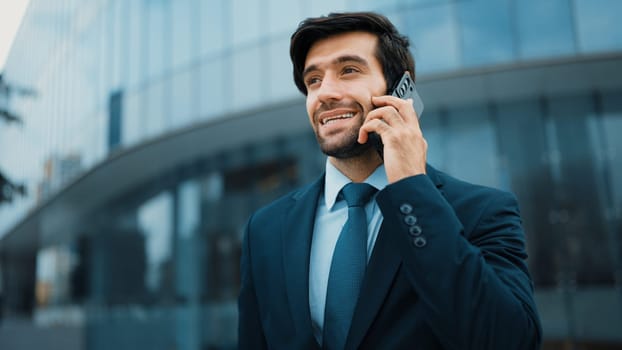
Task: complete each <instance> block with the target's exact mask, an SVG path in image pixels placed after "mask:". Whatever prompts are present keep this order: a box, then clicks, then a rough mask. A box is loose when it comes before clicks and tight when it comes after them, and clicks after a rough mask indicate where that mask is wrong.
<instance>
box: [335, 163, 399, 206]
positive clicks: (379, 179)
mask: <svg viewBox="0 0 622 350" xmlns="http://www.w3.org/2000/svg"><path fill="white" fill-rule="evenodd" d="M350 182H352V181H351V180H350V179H349V178H348V177H347V176H345V175H344V174H343V173H342V172H341V171H339V169H337V168H335V166H334V165H333V164H332V163H331V162H330V161H329V160H328V159H326V176H325V178H324V200H325V201H326V207H327V208H328V210H332V209H333V206H334V205H335V203H336V202H337V196H338V195H339V192H340V191H341V189H342V188H343V186H345V185H347V184H349V183H350ZM363 182H365V183H367V184H370V185H372V186H373V187H375V188H376V189H377V190H378V191H380V190H382V189H384V188H385V187H386V186H387V184H388V180H387V173H386V172H385V171H384V164H380V166H379V167H378V168H376V170H374V172H373V173H371V175H369V177H368V178H367V179H365V181H363Z"/></svg>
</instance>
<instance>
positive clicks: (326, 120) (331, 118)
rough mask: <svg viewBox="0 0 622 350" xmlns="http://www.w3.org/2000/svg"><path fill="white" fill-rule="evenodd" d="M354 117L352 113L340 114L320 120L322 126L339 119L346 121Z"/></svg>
mask: <svg viewBox="0 0 622 350" xmlns="http://www.w3.org/2000/svg"><path fill="white" fill-rule="evenodd" d="M352 117H354V113H345V114H341V115H336V116H334V117H330V118H326V119H324V120H322V125H326V124H328V123H331V122H334V121H336V120H339V119H348V118H352Z"/></svg>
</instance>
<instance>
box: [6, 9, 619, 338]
mask: <svg viewBox="0 0 622 350" xmlns="http://www.w3.org/2000/svg"><path fill="white" fill-rule="evenodd" d="M345 10H348V11H349V10H374V11H379V12H381V13H383V14H385V15H387V16H388V17H389V18H390V19H391V20H393V21H394V23H396V24H397V26H398V27H399V29H400V30H401V31H402V32H403V33H406V34H408V35H409V36H410V38H411V41H412V44H413V53H414V56H415V60H416V65H417V79H416V80H417V84H418V90H419V92H420V94H421V96H422V98H423V100H424V102H425V104H426V110H425V113H424V114H423V116H422V119H421V124H422V128H423V132H424V135H425V137H426V139H427V141H428V143H429V153H428V160H429V161H430V163H431V164H433V165H435V166H436V167H438V168H440V169H442V170H444V171H446V172H448V173H450V174H454V175H456V176H457V177H460V178H463V179H465V180H468V181H471V182H475V183H479V184H484V185H489V186H493V187H498V188H502V189H505V190H509V191H512V192H514V193H515V194H516V195H517V197H518V199H519V203H520V205H521V211H522V214H523V219H524V226H525V230H526V232H527V244H528V252H529V260H528V261H529V265H530V271H531V273H532V277H533V280H534V283H535V290H536V299H537V302H538V306H539V311H540V314H541V318H542V322H543V328H544V337H545V339H544V340H545V344H544V349H570V348H574V349H604V348H608V349H622V332H620V329H622V292H621V290H622V182H620V180H619V179H621V178H622V161H621V159H622V138H621V137H620V135H621V134H622V74H621V72H622V31H620V30H619V25H618V24H617V23H618V15H616V13H622V2H619V1H617V0H590V1H588V0H550V1H536V0H520V1H519V0H495V1H488V0H411V1H408V0H386V1H371V0H365V1H351V0H331V1H328V0H321V1H305V0H293V1H286V0H266V1H259V0H232V1H226V0H209V1H202V0H175V1H172V0H136V1H125V0H89V1H86V0H62V1H54V2H50V1H43V0H30V5H29V7H28V10H27V12H26V16H25V18H24V21H23V23H22V26H21V28H20V30H19V32H18V36H17V38H16V39H15V43H14V45H13V47H12V49H11V53H10V55H9V58H8V61H7V65H6V68H5V71H4V72H3V79H4V80H5V81H6V82H7V84H16V85H19V86H24V87H28V88H29V89H32V90H34V92H36V93H35V94H33V95H31V96H21V95H17V94H10V93H8V92H7V93H6V94H5V95H6V96H4V97H3V98H4V100H3V101H5V102H4V103H5V104H6V105H7V106H6V108H7V109H10V110H11V112H12V115H16V116H19V117H20V119H21V120H22V123H21V124H16V123H9V122H5V121H4V120H2V119H0V171H1V174H4V176H6V178H8V179H11V180H12V181H14V182H16V183H23V184H24V185H25V189H26V191H25V194H24V195H15V196H12V197H11V201H10V202H9V201H8V200H5V201H0V296H2V298H1V299H0V300H1V303H2V305H0V310H2V312H1V313H0V315H1V316H0V317H2V320H1V321H0V322H1V323H0V348H3V349H4V348H11V349H22V348H23V349H26V348H37V347H41V346H44V345H45V347H46V348H50V349H54V348H59V349H60V348H62V349H111V348H114V349H119V350H120V349H135V348H149V349H171V348H175V349H233V348H235V346H236V343H237V339H236V337H237V305H236V298H237V293H238V289H239V277H240V276H239V257H240V240H241V235H242V231H243V228H244V225H245V223H246V220H247V218H248V216H249V215H250V213H251V212H252V211H253V210H255V209H256V208H258V207H259V206H261V205H263V204H265V203H267V202H269V201H271V200H272V199H274V198H276V197H278V196H280V195H282V194H284V193H286V192H288V191H290V190H291V189H293V188H295V187H296V186H299V185H301V184H303V183H306V182H308V181H310V180H312V179H314V178H316V177H317V176H319V175H320V174H321V172H322V171H323V167H324V162H325V158H324V156H323V155H322V154H321V153H320V152H319V150H318V148H317V146H316V141H315V138H314V135H313V133H312V131H311V129H310V127H309V126H308V121H307V116H306V112H305V108H304V99H303V96H301V95H300V94H299V93H298V91H297V90H296V88H295V86H294V84H293V79H292V73H291V63H290V62H289V53H288V49H289V37H290V35H291V33H292V32H293V30H294V29H295V27H296V25H297V24H298V22H299V21H301V20H302V19H304V18H306V17H309V16H317V15H321V14H327V13H329V12H334V11H345ZM616 135H618V136H616ZM1 198H4V197H1ZM42 344H44V345H42Z"/></svg>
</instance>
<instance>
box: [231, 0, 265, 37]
mask: <svg viewBox="0 0 622 350" xmlns="http://www.w3.org/2000/svg"><path fill="white" fill-rule="evenodd" d="M230 6H231V7H230V8H231V17H230V18H231V20H232V22H233V38H232V39H233V46H238V45H240V44H245V43H246V44H248V43H249V42H253V41H256V40H257V39H259V37H260V35H261V34H262V33H265V25H264V24H263V23H262V22H260V16H261V13H262V11H261V7H260V4H259V0H233V1H231V5H230Z"/></svg>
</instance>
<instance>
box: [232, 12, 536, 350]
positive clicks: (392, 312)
mask: <svg viewBox="0 0 622 350" xmlns="http://www.w3.org/2000/svg"><path fill="white" fill-rule="evenodd" d="M408 45H409V44H408V40H407V38H406V37H404V36H401V35H400V34H399V33H398V32H397V30H396V29H395V27H394V26H393V25H392V24H391V23H390V22H389V21H388V20H387V19H386V18H385V17H383V16H380V15H377V14H374V13H345V14H331V15H329V16H327V17H320V18H310V19H307V20H305V21H304V22H302V23H301V24H300V26H299V27H298V29H297V30H296V32H295V33H294V34H293V35H292V39H291V47H290V55H291V58H292V61H293V66H294V80H295V82H296V85H297V86H298V88H299V89H300V91H301V92H302V93H303V94H305V95H306V106H307V112H308V116H309V121H310V123H311V126H312V128H313V130H314V132H315V134H316V137H317V140H318V143H319V145H320V148H321V149H322V151H323V152H324V153H325V154H326V155H327V156H328V159H327V162H326V172H325V174H324V175H322V177H321V178H320V179H318V180H317V181H316V182H314V183H312V184H310V185H308V186H306V187H304V188H301V189H299V190H298V191H295V192H293V193H291V194H289V195H287V196H285V197H283V198H281V199H279V200H277V201H275V202H274V203H272V204H270V205H268V206H267V207H265V208H262V209H261V210H259V211H257V212H256V213H255V214H254V215H253V216H252V217H251V218H250V219H249V222H248V226H247V228H246V233H245V237H244V242H243V248H242V285H241V292H240V297H239V311H240V325H239V343H240V348H241V349H267V348H269V349H319V348H325V349H344V348H345V349H503V350H507V349H535V348H537V347H538V346H539V344H540V341H541V335H540V334H541V331H540V324H539V319H538V315H537V311H536V307H535V303H534V300H533V287H532V283H531V280H530V277H529V274H528V271H527V267H526V264H525V259H526V253H525V242H524V234H523V230H522V227H521V220H520V216H519V213H518V208H517V203H516V200H515V198H514V196H512V195H511V194H509V193H505V192H501V191H498V190H494V189H491V188H486V187H482V186H476V185H471V184H468V183H465V182H461V181H459V180H456V179H454V178H452V177H450V176H448V175H446V174H444V173H442V172H440V171H437V170H435V169H434V168H432V167H430V166H429V165H427V164H426V150H427V143H426V141H425V139H424V138H423V134H422V132H421V129H420V127H419V122H418V116H417V114H416V112H415V110H414V109H413V104H412V101H411V100H401V99H399V98H397V97H393V96H388V95H387V94H388V93H389V91H390V90H392V88H393V87H394V85H395V84H396V83H397V81H398V80H399V78H400V77H401V76H402V74H403V73H404V72H405V71H408V72H411V73H413V74H414V71H415V70H414V60H413V58H412V56H411V54H410V53H409V50H408ZM373 133H375V134H373ZM371 135H379V137H380V139H381V140H382V143H383V144H384V158H382V157H381V156H380V155H379V152H377V150H376V148H377V147H378V144H376V143H375V142H376V141H374V140H375V138H372V137H370V136H371ZM350 183H354V184H350ZM360 183H367V184H368V185H361V184H360ZM353 188H356V189H357V191H358V189H360V191H359V192H361V193H363V192H367V194H366V195H367V196H368V197H369V196H371V198H369V199H357V200H358V201H359V202H357V203H356V204H352V203H351V202H353V201H354V200H352V199H350V198H351V197H352V195H351V194H350V193H351V192H353V191H354V190H353ZM374 192H375V193H374ZM349 197H350V198H349ZM361 208H364V210H363V209H361ZM361 218H362V219H361ZM361 222H362V225H364V226H363V232H361V235H362V237H363V238H362V240H363V243H360V238H358V239H359V241H356V239H357V237H360V236H361V235H358V236H357V235H355V234H353V232H357V231H361ZM365 226H366V227H365ZM342 227H343V232H341V233H340V231H342ZM355 241H356V242H358V243H356V242H355ZM361 245H362V246H363V252H362V254H363V258H362V261H363V262H362V265H363V266H362V269H361V267H360V265H361V257H360V255H361V252H360V250H361Z"/></svg>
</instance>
